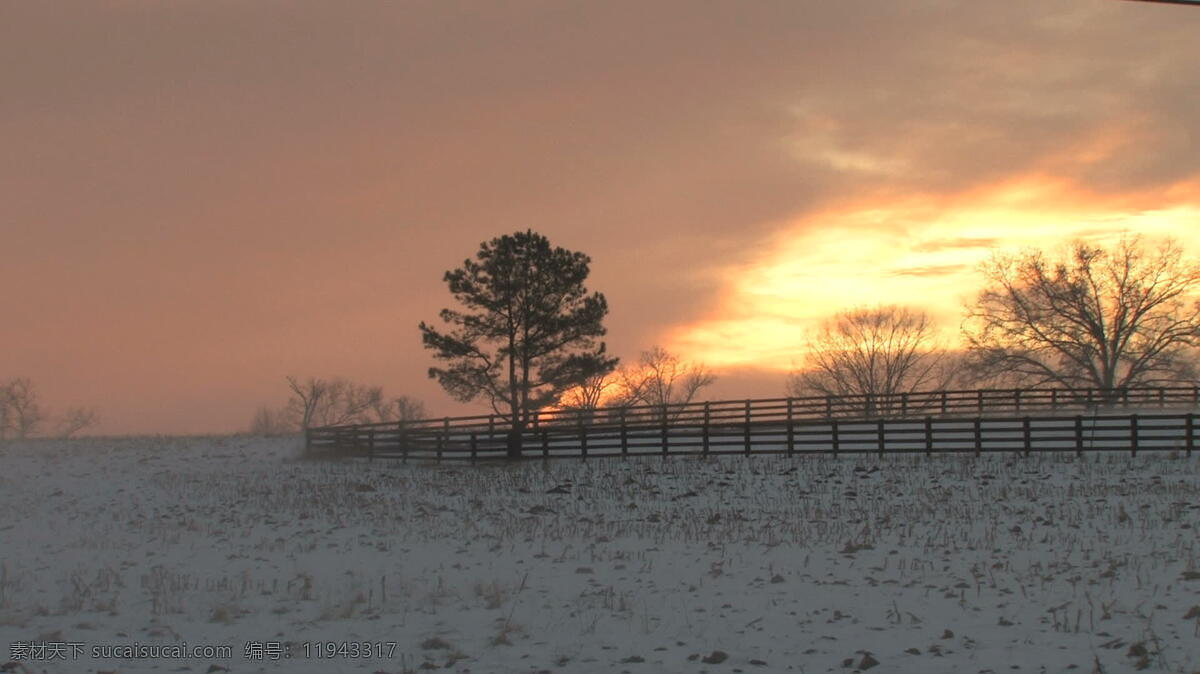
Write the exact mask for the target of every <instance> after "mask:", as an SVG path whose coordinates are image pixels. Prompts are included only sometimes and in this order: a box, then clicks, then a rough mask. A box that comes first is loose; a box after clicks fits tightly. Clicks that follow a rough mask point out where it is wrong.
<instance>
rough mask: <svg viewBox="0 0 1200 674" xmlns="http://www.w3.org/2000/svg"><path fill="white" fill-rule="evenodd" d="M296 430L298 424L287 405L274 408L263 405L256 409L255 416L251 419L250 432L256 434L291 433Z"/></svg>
mask: <svg viewBox="0 0 1200 674" xmlns="http://www.w3.org/2000/svg"><path fill="white" fill-rule="evenodd" d="M296 430H297V426H296V424H295V423H293V421H292V419H291V418H290V415H289V411H288V409H287V408H286V407H284V408H272V407H268V406H266V405H262V406H260V407H259V408H258V409H257V410H255V412H254V418H253V419H251V421H250V432H251V433H253V434H255V435H289V434H292V433H295V432H296Z"/></svg>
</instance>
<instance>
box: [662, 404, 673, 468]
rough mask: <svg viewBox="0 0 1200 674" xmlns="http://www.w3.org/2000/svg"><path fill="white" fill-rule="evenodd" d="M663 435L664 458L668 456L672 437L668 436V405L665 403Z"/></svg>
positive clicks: (663, 408) (663, 407)
mask: <svg viewBox="0 0 1200 674" xmlns="http://www.w3.org/2000/svg"><path fill="white" fill-rule="evenodd" d="M661 435H662V454H663V456H666V455H667V447H668V445H670V443H671V440H670V436H669V435H668V434H667V404H666V403H663V406H662V433H661Z"/></svg>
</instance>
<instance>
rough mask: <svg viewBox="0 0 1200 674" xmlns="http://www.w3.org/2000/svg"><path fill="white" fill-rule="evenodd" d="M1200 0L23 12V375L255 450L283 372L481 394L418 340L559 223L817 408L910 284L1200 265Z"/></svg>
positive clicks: (917, 288)
mask: <svg viewBox="0 0 1200 674" xmlns="http://www.w3.org/2000/svg"><path fill="white" fill-rule="evenodd" d="M1197 34H1200V9H1193V8H1188V7H1181V6H1172V5H1164V4H1152V3H1132V2H1118V1H1116V0H1062V1H1061V2H1053V3H1047V2H1044V0H1021V1H1010V2H988V3H984V2H973V1H967V0H963V1H960V2H950V1H948V0H910V1H906V2H889V3H880V2H877V1H875V0H840V1H839V2H828V1H825V0H822V1H820V2H817V1H815V0H814V1H811V2H809V1H802V0H779V1H763V2H753V3H745V2H732V1H730V2H716V3H699V4H698V3H694V2H685V1H683V0H673V1H670V2H645V1H644V0H640V1H638V2H620V1H609V0H606V1H604V2H573V3H563V2H559V1H557V0H545V1H518V2H506V3H475V2H453V1H447V0H437V1H434V0H429V1H408V2H392V3H340V2H294V1H293V2H253V3H249V2H233V1H230V2H221V1H216V2H214V1H209V0H206V1H200V0H195V1H187V0H184V1H180V2H146V1H140V0H108V1H106V2H81V3H69V2H53V3H33V2H29V3H8V4H6V5H5V6H4V7H3V9H0V81H2V82H3V83H4V95H3V97H0V141H2V143H3V147H4V154H5V157H6V160H5V161H4V162H2V163H0V195H2V198H0V274H3V277H4V279H5V280H6V283H5V286H4V287H5V288H6V290H7V292H6V293H4V294H5V297H6V298H7V301H5V302H4V303H3V306H4V312H3V318H2V320H0V379H6V378H9V377H14V376H27V377H30V378H32V379H33V380H34V381H35V382H36V384H37V386H38V388H39V390H40V391H41V394H42V397H43V400H44V401H45V403H46V405H47V406H49V407H51V408H54V409H58V410H61V409H63V408H65V407H66V406H69V405H86V406H94V407H96V408H97V409H98V410H99V412H100V415H101V417H102V419H103V424H102V426H101V427H100V428H98V429H97V430H98V431H99V432H103V433H133V432H139V433H141V432H145V433H167V432H172V433H175V432H226V431H234V430H239V429H243V428H245V427H246V426H247V425H248V423H249V420H250V417H251V415H252V414H253V411H254V409H255V408H256V407H257V406H259V405H261V404H271V405H277V404H281V403H282V402H283V400H284V398H285V387H284V381H283V377H284V376H285V375H287V374H295V375H299V376H308V375H314V376H337V375H341V376H347V377H350V378H353V379H356V380H359V381H362V382H365V383H372V384H379V385H382V386H384V387H385V389H386V390H387V391H388V392H390V393H393V394H408V395H413V396H416V397H418V398H421V399H423V400H425V401H426V404H427V406H428V407H429V409H430V411H431V412H434V413H438V414H443V413H450V414H452V413H462V412H465V411H467V410H468V409H471V408H464V407H463V406H461V405H459V404H457V403H454V402H453V401H451V400H450V399H449V397H447V396H446V395H445V394H444V393H442V392H441V391H440V389H438V388H437V386H436V384H435V383H433V382H431V381H430V380H428V379H427V378H426V376H425V370H426V369H427V368H428V367H429V366H430V365H431V364H432V363H431V359H430V358H429V357H428V355H427V354H426V353H425V352H424V351H423V350H422V348H421V345H420V338H419V333H418V331H417V327H416V326H417V323H418V322H420V321H421V320H433V319H435V318H436V314H437V311H438V309H440V308H441V307H443V306H446V305H447V304H448V303H449V301H450V297H449V294H448V293H447V291H446V289H445V286H444V285H443V283H442V281H441V275H442V273H443V272H444V271H445V270H447V269H449V268H452V267H454V266H457V265H458V264H460V263H461V261H462V260H463V259H464V258H466V257H469V256H471V255H473V254H474V252H475V250H476V249H477V248H478V245H479V243H480V242H481V241H483V240H486V239H490V238H492V237H494V236H497V235H500V234H504V233H509V232H512V231H515V230H523V229H526V228H532V229H534V230H537V231H539V232H541V233H543V234H545V235H547V236H548V237H549V238H550V239H551V241H552V242H553V243H554V244H556V245H561V246H565V247H567V248H571V249H576V250H582V251H584V252H586V253H588V254H589V255H591V256H592V259H593V265H592V268H593V273H592V277H591V281H590V283H589V286H590V288H591V289H594V290H599V291H601V292H603V293H605V295H606V296H607V297H608V300H609V305H610V307H611V313H610V316H609V319H608V321H607V325H608V327H609V339H608V342H609V348H610V351H612V352H613V353H615V354H617V355H619V356H622V357H624V358H626V359H634V358H636V356H637V354H638V352H639V351H640V350H642V349H646V348H648V347H650V346H651V345H653V344H663V345H665V346H667V347H669V348H672V349H674V350H676V351H679V352H680V353H682V354H683V355H685V356H687V357H691V358H700V359H704V360H706V361H708V362H709V363H710V364H712V365H714V366H716V367H718V369H720V370H721V372H722V373H723V375H724V376H723V379H722V381H721V382H720V383H719V384H718V385H717V386H716V387H714V388H713V389H712V390H711V394H712V395H713V396H746V395H762V396H771V395H780V394H782V392H783V381H784V374H785V372H786V370H787V368H788V367H789V366H790V362H791V361H792V360H798V359H799V358H800V357H801V356H802V353H801V348H802V343H801V340H802V337H803V334H804V330H806V329H807V328H808V327H809V326H811V325H812V324H813V323H814V322H815V321H818V320H819V319H820V317H822V316H825V315H828V314H829V313H832V312H834V311H837V310H838V309H842V308H847V307H849V306H852V305H855V304H860V303H869V302H874V301H888V302H905V303H909V304H914V305H917V306H922V307H924V308H926V309H928V310H930V311H931V312H933V313H935V315H937V316H939V317H940V318H941V319H943V321H944V323H945V324H946V325H947V328H948V329H949V330H951V331H952V330H953V328H954V327H955V326H956V325H957V321H956V318H955V317H956V316H957V315H958V312H959V311H960V309H959V307H960V305H961V301H962V299H963V298H964V297H966V296H967V295H969V293H970V292H971V291H972V290H973V288H974V285H973V284H974V283H977V279H976V278H975V277H974V276H973V274H974V271H973V270H974V265H975V264H976V263H977V262H978V260H980V259H982V257H983V256H984V255H986V254H987V253H988V251H989V250H990V249H992V248H993V247H1002V248H1003V247H1012V246H1021V245H1057V244H1059V243H1060V242H1061V241H1063V240H1066V239H1067V238H1070V237H1076V236H1084V237H1090V238H1093V239H1095V240H1098V241H1103V240H1106V239H1108V238H1111V237H1112V236H1115V235H1117V234H1118V233H1119V232H1121V231H1138V232H1145V233H1149V234H1155V235H1159V234H1167V235H1173V236H1176V237H1178V238H1180V239H1181V240H1182V241H1183V242H1184V243H1185V245H1187V246H1189V247H1190V249H1191V250H1192V251H1197V250H1200V246H1198V245H1197V244H1198V243H1200V239H1197V238H1196V235H1195V234H1194V233H1193V232H1194V231H1196V230H1200V227H1197V226H1196V225H1197V217H1196V216H1197V214H1200V151H1198V149H1200V148H1198V147H1197V143H1198V142H1200V134H1198V133H1197V131H1198V126H1197V121H1196V111H1197V110H1200V88H1197V87H1196V81H1197V75H1198V73H1197V64H1198V63H1200V41H1197V40H1195V36H1196V35H1197Z"/></svg>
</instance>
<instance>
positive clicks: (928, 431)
mask: <svg viewBox="0 0 1200 674" xmlns="http://www.w3.org/2000/svg"><path fill="white" fill-rule="evenodd" d="M925 456H926V457H930V456H933V417H925Z"/></svg>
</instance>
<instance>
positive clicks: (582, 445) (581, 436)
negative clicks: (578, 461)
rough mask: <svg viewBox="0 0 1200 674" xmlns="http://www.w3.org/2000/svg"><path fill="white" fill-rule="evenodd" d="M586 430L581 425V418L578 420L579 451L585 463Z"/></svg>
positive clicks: (586, 448) (586, 447)
mask: <svg viewBox="0 0 1200 674" xmlns="http://www.w3.org/2000/svg"><path fill="white" fill-rule="evenodd" d="M587 450H588V446H587V428H585V427H584V425H583V418H582V417H580V419H579V451H580V453H581V454H582V455H583V460H584V461H587Z"/></svg>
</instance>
